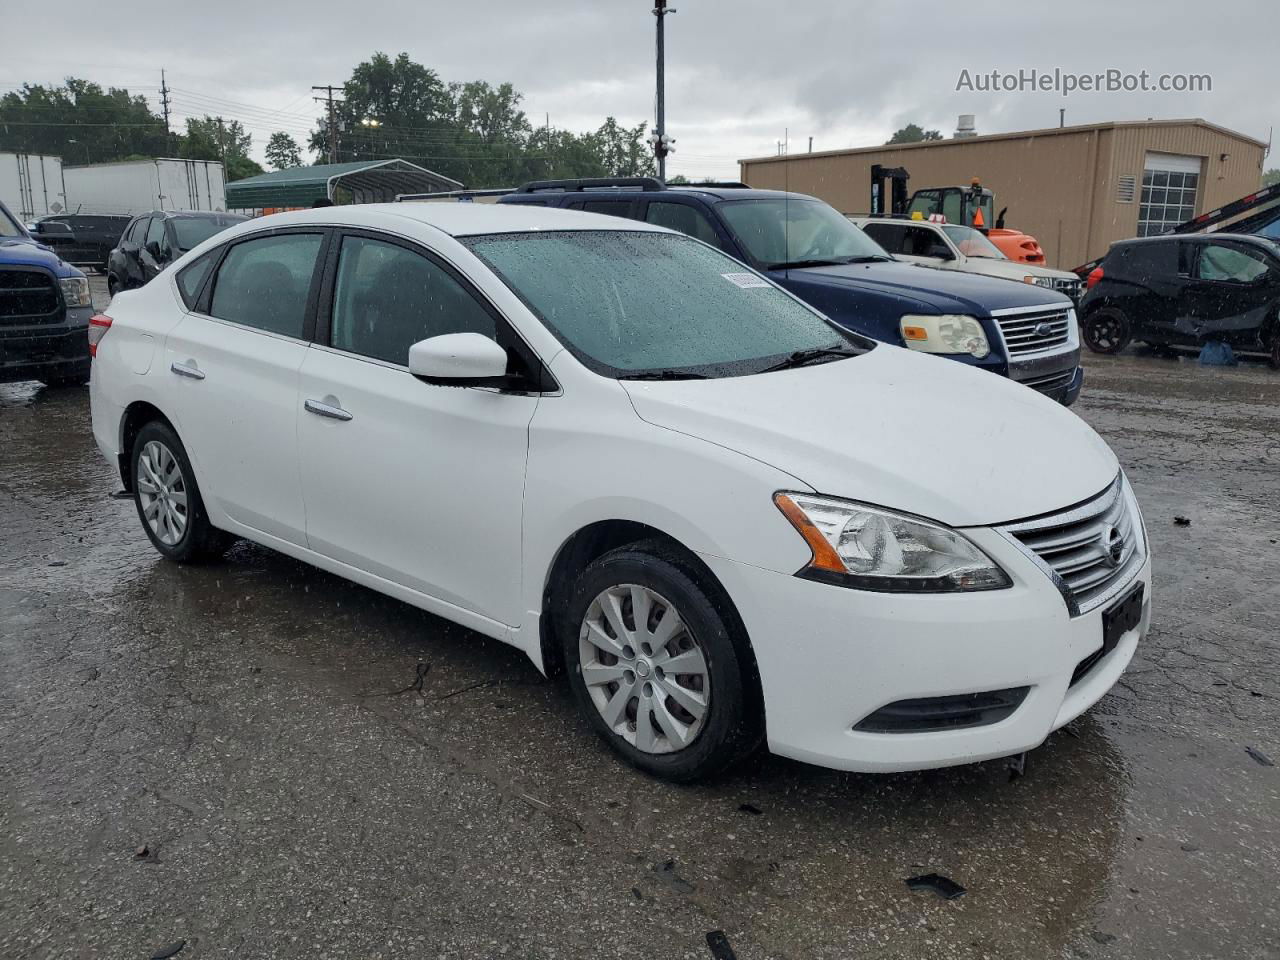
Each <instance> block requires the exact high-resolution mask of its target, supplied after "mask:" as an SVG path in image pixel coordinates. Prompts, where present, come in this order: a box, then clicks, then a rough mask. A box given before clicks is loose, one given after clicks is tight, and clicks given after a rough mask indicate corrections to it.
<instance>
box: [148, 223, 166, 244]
mask: <svg viewBox="0 0 1280 960" xmlns="http://www.w3.org/2000/svg"><path fill="white" fill-rule="evenodd" d="M146 243H147V244H148V245H149V244H152V243H154V244H156V245H157V246H158V247H159V248H160V249H161V250H163V249H164V247H165V242H164V217H152V218H151V226H149V227H148V228H147V239H146Z"/></svg>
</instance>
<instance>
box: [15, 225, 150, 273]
mask: <svg viewBox="0 0 1280 960" xmlns="http://www.w3.org/2000/svg"><path fill="white" fill-rule="evenodd" d="M50 223H65V224H66V225H67V226H68V227H70V228H71V233H72V235H73V237H74V239H71V240H69V241H60V240H57V239H56V235H55V236H54V238H52V239H53V240H54V242H52V243H50V239H51V238H49V237H46V236H45V235H44V234H45V230H46V227H47V225H48V224H50ZM128 224H129V216H128V214H114V213H55V214H53V215H52V216H48V217H41V218H40V219H39V220H36V221H34V222H33V223H30V224H28V225H27V229H28V230H29V231H30V232H31V234H32V235H33V236H34V237H36V239H38V240H42V241H44V242H45V243H49V245H50V246H52V247H54V249H56V250H57V251H58V255H59V256H60V257H62V259H63V260H65V261H66V262H67V263H70V264H74V265H75V266H77V267H95V268H96V269H98V270H101V271H103V272H104V273H105V272H106V269H107V258H108V257H110V256H111V251H112V250H113V249H115V247H116V244H118V243H119V242H120V235H121V234H122V233H124V228H125V227H126V226H128Z"/></svg>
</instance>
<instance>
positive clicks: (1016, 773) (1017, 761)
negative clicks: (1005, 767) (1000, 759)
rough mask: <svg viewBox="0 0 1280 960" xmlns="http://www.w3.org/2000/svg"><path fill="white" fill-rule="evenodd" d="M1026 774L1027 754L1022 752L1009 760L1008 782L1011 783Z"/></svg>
mask: <svg viewBox="0 0 1280 960" xmlns="http://www.w3.org/2000/svg"><path fill="white" fill-rule="evenodd" d="M1026 772H1027V754H1026V751H1025V750H1024V751H1023V752H1022V753H1020V754H1018V755H1017V756H1016V757H1010V758H1009V782H1010V783H1012V782H1013V781H1014V780H1017V779H1018V778H1019V777H1021V776H1024V775H1025V774H1026Z"/></svg>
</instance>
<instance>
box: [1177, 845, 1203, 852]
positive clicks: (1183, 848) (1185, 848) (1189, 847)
mask: <svg viewBox="0 0 1280 960" xmlns="http://www.w3.org/2000/svg"><path fill="white" fill-rule="evenodd" d="M1178 849H1180V850H1181V851H1182V852H1183V853H1195V852H1196V851H1197V850H1199V849H1200V848H1199V847H1197V846H1196V845H1195V844H1194V843H1184V844H1183V845H1182V846H1181V847H1179V848H1178Z"/></svg>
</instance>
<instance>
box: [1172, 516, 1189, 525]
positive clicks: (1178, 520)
mask: <svg viewBox="0 0 1280 960" xmlns="http://www.w3.org/2000/svg"><path fill="white" fill-rule="evenodd" d="M1173 524H1174V526H1176V527H1189V526H1191V518H1190V517H1174V518H1173Z"/></svg>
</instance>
